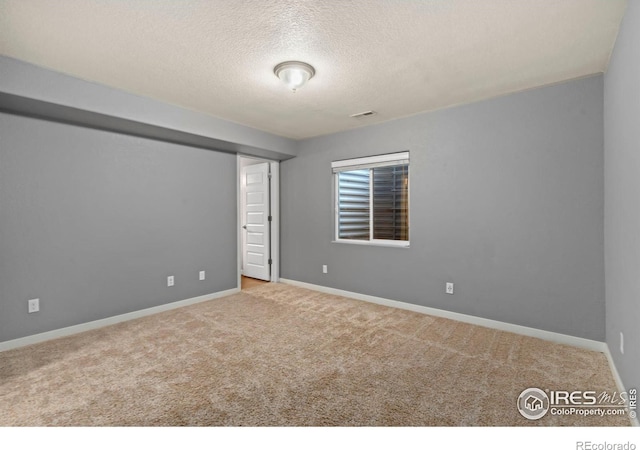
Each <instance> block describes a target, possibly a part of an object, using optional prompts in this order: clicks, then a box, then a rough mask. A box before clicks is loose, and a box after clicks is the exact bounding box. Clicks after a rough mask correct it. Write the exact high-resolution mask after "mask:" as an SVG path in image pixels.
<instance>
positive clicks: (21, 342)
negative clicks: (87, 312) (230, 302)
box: [0, 288, 240, 352]
mask: <svg viewBox="0 0 640 450" xmlns="http://www.w3.org/2000/svg"><path fill="white" fill-rule="evenodd" d="M237 292H240V288H233V289H228V290H226V291H220V292H214V293H212V294H206V295H200V296H198V297H193V298H188V299H186V300H179V301H177V302H172V303H167V304H165V305H159V306H154V307H153V308H147V309H141V310H140V311H133V312H130V313H126V314H121V315H118V316H113V317H107V318H105V319H100V320H94V321H92V322H87V323H81V324H79V325H73V326H70V327H65V328H60V329H58V330H52V331H47V332H45V333H39V334H34V335H31V336H26V337H22V338H18V339H13V340H11V341H5V342H0V352H2V351H6V350H12V349H14V348H18V347H24V346H26V345H31V344H37V343H39V342H44V341H48V340H51V339H57V338H60V337H65V336H70V335H72V334H77V333H82V332H84V331H90V330H95V329H97V328H102V327H106V326H108V325H115V324H116V323H120V322H126V321H127V320H133V319H138V318H140V317H145V316H150V315H152V314H157V313H160V312H164V311H170V310H172V309H177V308H181V307H183V306H188V305H194V304H196V303H201V302H206V301H207V300H213V299H216V298H221V297H226V296H227V295H231V294H235V293H237Z"/></svg>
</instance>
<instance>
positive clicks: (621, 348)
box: [620, 331, 624, 355]
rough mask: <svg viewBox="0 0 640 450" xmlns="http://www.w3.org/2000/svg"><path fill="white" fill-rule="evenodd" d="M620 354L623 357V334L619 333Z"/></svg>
mask: <svg viewBox="0 0 640 450" xmlns="http://www.w3.org/2000/svg"><path fill="white" fill-rule="evenodd" d="M620 353H622V354H623V355H624V333H623V332H622V331H621V332H620Z"/></svg>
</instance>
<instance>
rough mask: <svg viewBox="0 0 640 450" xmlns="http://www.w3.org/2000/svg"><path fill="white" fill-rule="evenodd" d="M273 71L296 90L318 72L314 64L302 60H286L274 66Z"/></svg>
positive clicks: (289, 86) (290, 87)
mask: <svg viewBox="0 0 640 450" xmlns="http://www.w3.org/2000/svg"><path fill="white" fill-rule="evenodd" d="M273 73H275V74H276V76H277V77H278V78H280V79H281V80H282V82H283V83H284V84H286V85H287V87H288V88H289V89H291V90H292V91H293V92H295V91H296V90H297V89H300V88H301V87H302V86H304V84H305V83H306V82H307V81H309V80H310V79H311V78H313V76H314V75H315V74H316V71H315V69H314V68H313V66H311V65H309V64H307V63H303V62H300V61H286V62H282V63H280V64H278V65H277V66H275V67H274V68H273Z"/></svg>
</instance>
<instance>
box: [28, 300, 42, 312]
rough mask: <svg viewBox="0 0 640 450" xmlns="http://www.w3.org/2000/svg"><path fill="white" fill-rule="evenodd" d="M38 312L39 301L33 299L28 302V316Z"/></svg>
mask: <svg viewBox="0 0 640 450" xmlns="http://www.w3.org/2000/svg"><path fill="white" fill-rule="evenodd" d="M38 311H40V299H39V298H34V299H31V300H29V314H31V313H35V312H38Z"/></svg>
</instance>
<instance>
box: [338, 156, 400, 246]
mask: <svg viewBox="0 0 640 450" xmlns="http://www.w3.org/2000/svg"><path fill="white" fill-rule="evenodd" d="M331 168H332V171H333V173H334V178H335V191H336V206H335V213H336V240H338V241H357V242H360V243H362V242H373V243H383V242H392V243H397V244H405V245H406V244H407V243H408V241H409V152H401V153H392V154H387V155H379V156H371V157H366V158H356V159H348V160H342V161H334V162H333V163H332V165H331Z"/></svg>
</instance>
